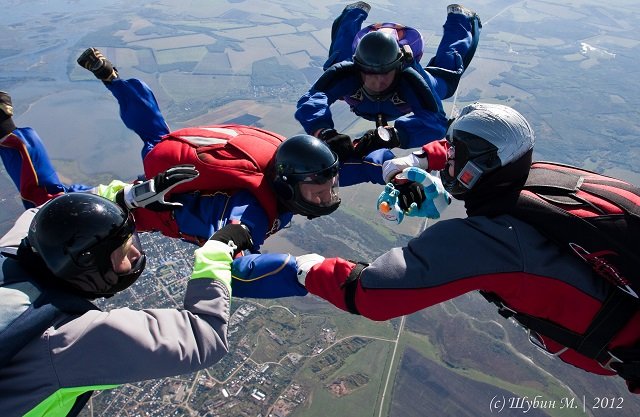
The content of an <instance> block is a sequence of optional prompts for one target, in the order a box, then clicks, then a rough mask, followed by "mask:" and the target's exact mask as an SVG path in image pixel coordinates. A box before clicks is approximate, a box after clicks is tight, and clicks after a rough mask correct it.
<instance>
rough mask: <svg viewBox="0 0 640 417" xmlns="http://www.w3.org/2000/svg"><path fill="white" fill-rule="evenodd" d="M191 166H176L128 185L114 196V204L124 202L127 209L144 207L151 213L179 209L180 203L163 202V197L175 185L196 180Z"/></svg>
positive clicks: (195, 174) (195, 171)
mask: <svg viewBox="0 0 640 417" xmlns="http://www.w3.org/2000/svg"><path fill="white" fill-rule="evenodd" d="M198 175H200V174H199V173H198V170H196V168H195V167H194V166H193V165H176V166H174V167H172V168H169V169H168V170H166V171H164V172H161V173H159V174H157V175H156V176H155V177H153V178H152V179H150V180H147V181H143V182H141V183H138V184H128V185H126V186H125V187H124V189H123V190H122V191H119V192H118V194H117V195H116V202H118V203H119V204H120V205H122V204H121V202H124V204H125V206H126V208H127V209H133V208H137V207H144V208H146V209H149V210H151V211H169V210H173V209H175V208H177V207H181V206H182V204H181V203H177V202H172V201H165V199H164V196H165V195H166V194H167V193H168V192H169V191H171V190H172V189H173V188H175V187H176V186H177V185H179V184H182V183H185V182H187V181H192V180H193V179H195V178H197V177H198Z"/></svg>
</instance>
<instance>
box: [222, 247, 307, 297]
mask: <svg viewBox="0 0 640 417" xmlns="http://www.w3.org/2000/svg"><path fill="white" fill-rule="evenodd" d="M231 278H232V279H231V288H232V291H233V296H234V297H240V298H244V297H248V298H282V297H292V296H303V295H306V294H307V290H306V289H305V288H304V286H302V285H300V283H299V282H298V277H297V265H296V258H295V256H292V255H290V254H287V253H267V254H251V255H245V256H241V257H239V258H236V259H235V260H234V261H233V263H232V264H231Z"/></svg>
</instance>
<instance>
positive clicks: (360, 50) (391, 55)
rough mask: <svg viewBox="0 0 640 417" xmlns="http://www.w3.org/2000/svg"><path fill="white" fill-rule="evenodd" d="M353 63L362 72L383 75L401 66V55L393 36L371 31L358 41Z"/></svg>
mask: <svg viewBox="0 0 640 417" xmlns="http://www.w3.org/2000/svg"><path fill="white" fill-rule="evenodd" d="M353 63H354V64H355V65H356V67H357V68H358V69H359V70H360V71H362V72H365V73H370V74H385V73H387V72H389V71H392V70H394V69H399V68H400V67H401V66H402V63H403V54H402V51H401V50H400V46H399V45H398V41H397V40H396V39H395V38H394V37H393V36H391V35H390V34H388V33H386V32H382V31H373V32H369V33H367V34H366V35H364V36H363V37H362V39H360V42H359V43H358V46H357V47H356V52H355V54H354V55H353Z"/></svg>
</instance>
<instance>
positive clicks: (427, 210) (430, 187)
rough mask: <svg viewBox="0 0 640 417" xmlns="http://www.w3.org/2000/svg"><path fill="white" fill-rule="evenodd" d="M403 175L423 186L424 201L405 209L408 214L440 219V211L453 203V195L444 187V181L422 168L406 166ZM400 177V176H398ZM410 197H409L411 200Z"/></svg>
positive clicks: (414, 203)
mask: <svg viewBox="0 0 640 417" xmlns="http://www.w3.org/2000/svg"><path fill="white" fill-rule="evenodd" d="M401 177H403V178H405V179H407V180H409V181H413V182H416V183H420V184H421V185H422V187H423V192H424V197H425V199H424V201H423V202H422V205H420V206H418V204H417V203H416V202H413V203H411V204H410V205H409V207H408V208H407V209H406V210H405V214H406V215H407V216H413V217H428V218H429V219H439V218H440V213H442V212H443V211H444V209H446V208H447V207H448V206H449V204H451V195H450V194H449V193H448V192H447V191H446V190H445V189H444V186H443V185H442V181H440V178H438V177H436V176H435V175H431V174H429V173H428V172H427V171H425V170H424V169H421V168H416V167H411V168H406V169H405V170H404V171H402V173H401ZM396 178H398V176H396ZM409 199H410V198H407V201H409Z"/></svg>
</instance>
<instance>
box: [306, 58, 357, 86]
mask: <svg viewBox="0 0 640 417" xmlns="http://www.w3.org/2000/svg"><path fill="white" fill-rule="evenodd" d="M357 73H358V69H357V68H356V66H355V65H354V63H353V62H347V61H343V62H339V63H337V64H334V65H332V66H330V67H329V68H327V70H326V71H325V72H324V73H323V74H322V75H321V76H320V78H318V80H317V81H316V82H315V84H313V87H311V89H312V91H326V90H327V89H329V88H330V87H332V86H334V85H335V83H337V82H339V81H341V80H342V79H344V78H346V77H350V76H352V75H355V74H357Z"/></svg>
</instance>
